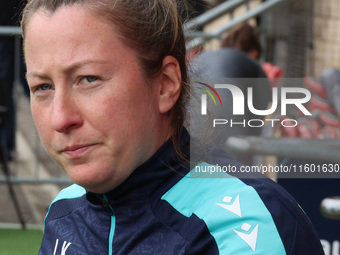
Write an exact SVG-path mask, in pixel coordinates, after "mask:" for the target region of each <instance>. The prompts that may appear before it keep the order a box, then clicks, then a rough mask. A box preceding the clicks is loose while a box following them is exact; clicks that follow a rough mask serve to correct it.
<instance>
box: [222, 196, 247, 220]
mask: <svg viewBox="0 0 340 255" xmlns="http://www.w3.org/2000/svg"><path fill="white" fill-rule="evenodd" d="M232 199H233V198H232V197H224V198H223V203H226V204H218V203H216V204H217V205H219V206H221V207H222V208H224V209H226V210H228V211H229V212H232V213H234V214H236V215H238V216H239V217H242V213H241V205H240V195H237V197H236V198H235V200H234V202H233V203H232V204H230V202H231V201H232Z"/></svg>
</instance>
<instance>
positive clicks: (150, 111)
mask: <svg viewBox="0 0 340 255" xmlns="http://www.w3.org/2000/svg"><path fill="white" fill-rule="evenodd" d="M25 57H26V62H27V79H28V83H29V87H30V90H31V108H32V114H33V118H34V121H35V124H36V126H37V129H38V132H39V135H40V137H41V140H42V142H43V144H44V146H45V148H46V150H47V151H48V152H49V154H50V155H51V156H52V157H53V158H54V159H55V160H56V161H57V162H58V163H59V164H60V165H61V166H62V167H63V168H64V169H65V170H66V172H67V173H68V175H69V176H70V177H71V179H72V180H73V181H74V182H75V183H77V184H79V185H82V186H84V187H85V188H86V189H88V190H90V191H93V192H97V193H102V192H106V191H108V190H110V189H112V188H115V187H116V186H117V185H119V184H120V183H121V182H122V181H123V180H125V179H126V178H127V176H128V175H129V174H130V173H131V172H132V171H133V170H134V169H135V168H136V167H137V166H139V165H141V164H142V163H143V162H144V161H146V160H147V159H148V158H149V157H150V156H151V155H152V154H154V152H155V151H156V150H157V149H158V148H159V147H160V146H161V145H162V144H163V143H164V142H165V141H166V139H168V138H169V136H170V133H169V129H167V128H166V127H167V126H168V125H166V124H165V123H164V121H162V119H161V114H160V113H159V105H158V96H157V93H158V92H159V88H158V87H157V86H158V85H157V78H155V79H152V80H150V79H146V78H145V77H144V76H143V74H142V73H141V70H140V67H139V65H138V64H137V61H136V54H135V51H134V50H132V49H131V48H129V47H127V46H126V45H124V44H123V43H122V42H121V41H120V39H119V38H118V34H117V32H116V31H115V29H114V28H113V27H112V25H110V24H109V23H108V22H106V21H104V20H103V19H101V18H99V17H96V16H94V15H93V14H91V12H89V11H87V10H86V9H84V8H80V7H79V6H74V7H62V8H61V9H59V10H58V11H57V12H56V13H54V14H53V15H47V14H45V13H43V12H41V11H40V12H37V13H36V14H34V16H33V17H32V19H31V20H30V22H29V24H28V26H27V28H26V34H25Z"/></svg>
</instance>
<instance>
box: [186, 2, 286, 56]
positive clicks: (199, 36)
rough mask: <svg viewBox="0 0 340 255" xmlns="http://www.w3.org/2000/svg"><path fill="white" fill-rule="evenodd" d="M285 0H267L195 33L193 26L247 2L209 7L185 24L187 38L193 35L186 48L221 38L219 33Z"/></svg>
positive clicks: (207, 21)
mask: <svg viewBox="0 0 340 255" xmlns="http://www.w3.org/2000/svg"><path fill="white" fill-rule="evenodd" d="M285 1H286V0H267V1H265V2H263V3H261V4H259V5H258V6H257V7H256V8H254V9H250V10H248V11H247V12H246V13H245V14H243V15H241V16H239V17H235V18H232V19H231V20H230V21H229V22H228V23H226V24H225V25H224V26H221V27H219V28H217V29H215V30H213V31H212V32H210V33H207V34H206V33H197V32H195V31H193V30H194V29H195V28H197V27H199V26H204V25H207V24H208V23H210V22H212V21H214V20H216V19H217V18H220V17H221V16H222V15H225V14H227V13H229V12H230V11H232V10H234V9H235V8H236V7H238V6H240V5H242V4H247V3H248V1H246V0H228V1H226V2H225V3H223V4H221V5H219V6H217V7H215V8H213V9H211V10H210V11H207V12H205V13H203V14H202V15H200V16H198V17H197V18H195V19H192V20H191V21H188V22H187V23H186V24H185V26H184V29H185V33H186V36H187V37H188V38H191V37H195V38H194V39H192V40H191V41H189V42H188V43H187V50H192V49H194V48H195V47H197V46H200V45H202V44H204V43H205V42H207V41H208V40H210V39H213V38H221V35H222V34H223V33H224V32H226V31H228V30H229V29H231V28H233V27H234V26H236V25H238V24H240V23H242V22H244V21H246V20H249V19H251V18H254V17H256V16H258V15H260V14H263V13H264V12H266V11H268V10H269V9H270V8H272V7H274V6H277V5H278V4H280V3H283V2H285Z"/></svg>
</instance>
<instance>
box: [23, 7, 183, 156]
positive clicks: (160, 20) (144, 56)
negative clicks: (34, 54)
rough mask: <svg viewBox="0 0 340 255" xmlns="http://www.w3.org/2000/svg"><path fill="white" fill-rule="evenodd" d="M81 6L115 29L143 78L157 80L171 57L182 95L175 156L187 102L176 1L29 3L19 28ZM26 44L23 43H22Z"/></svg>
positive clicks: (174, 123)
mask: <svg viewBox="0 0 340 255" xmlns="http://www.w3.org/2000/svg"><path fill="white" fill-rule="evenodd" d="M180 2H182V1H180ZM71 5H80V6H82V7H85V8H88V9H89V10H90V11H93V12H94V13H96V14H97V15H99V17H102V18H104V19H106V20H108V21H109V22H111V23H112V24H113V26H114V27H115V28H116V29H118V32H119V34H120V36H121V40H122V41H123V42H124V43H125V44H126V45H128V46H129V47H131V48H132V49H134V50H135V51H136V54H137V58H138V61H139V64H140V66H141V69H142V71H143V73H144V75H145V76H146V77H153V76H156V75H157V74H158V73H159V71H160V70H161V67H162V63H163V59H164V58H165V57H166V56H173V57H175V58H176V59H177V61H178V62H179V65H180V70H181V76H182V81H181V82H182V91H181V95H180V97H179V99H178V101H177V102H176V104H175V106H174V107H173V109H172V111H174V114H173V116H174V118H173V120H172V128H173V130H174V131H173V138H172V139H173V142H174V145H175V150H176V152H177V153H179V152H180V149H179V139H180V133H181V130H182V128H183V126H184V121H185V118H186V104H187V102H188V100H189V78H188V75H187V65H186V57H185V55H186V49H185V39H184V33H183V27H182V20H181V17H180V15H179V13H178V6H177V3H176V1H175V0H95V1H94V0H29V1H28V3H27V5H26V7H25V9H24V10H23V14H22V20H21V26H22V31H23V37H24V39H25V30H26V27H27V25H28V24H29V22H30V20H31V18H32V16H33V15H34V14H35V13H36V12H37V11H40V10H41V11H44V12H46V13H47V14H50V15H52V14H53V13H55V12H56V11H57V10H58V9H59V8H60V7H63V6H71ZM24 41H25V40H24Z"/></svg>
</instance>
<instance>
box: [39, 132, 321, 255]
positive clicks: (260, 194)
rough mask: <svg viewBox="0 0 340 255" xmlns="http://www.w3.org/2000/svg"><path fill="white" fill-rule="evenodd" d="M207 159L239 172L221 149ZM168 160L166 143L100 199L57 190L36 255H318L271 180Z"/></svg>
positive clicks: (295, 208)
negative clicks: (223, 174) (203, 174)
mask: <svg viewBox="0 0 340 255" xmlns="http://www.w3.org/2000/svg"><path fill="white" fill-rule="evenodd" d="M185 136H186V139H185V140H186V141H187V142H188V136H187V135H185ZM211 153H213V154H214V155H215V156H216V158H217V160H220V161H221V160H222V161H223V162H224V164H230V165H233V166H237V167H240V165H239V163H238V162H236V161H234V160H232V159H231V158H229V157H228V155H227V154H226V153H224V152H222V151H220V150H217V149H212V151H211ZM174 155H175V153H174V150H173V145H172V141H171V140H169V141H167V142H166V143H165V144H164V145H163V146H162V147H161V148H160V149H159V150H158V151H157V152H156V154H155V155H153V156H152V158H150V159H149V160H148V161H147V162H146V163H144V164H143V165H142V166H140V167H138V168H137V169H136V170H135V171H134V172H133V173H132V174H131V176H130V177H129V178H128V179H127V180H126V181H124V182H123V183H122V184H121V185H120V186H119V187H117V188H116V189H114V190H112V191H110V192H108V193H106V194H93V193H91V192H86V190H84V189H83V188H82V187H80V186H78V185H72V186H70V187H68V188H66V189H64V190H62V191H61V192H60V194H59V195H58V196H57V198H56V199H55V200H54V201H53V202H52V204H51V206H50V208H49V212H48V214H47V216H46V219H45V233H44V237H43V240H42V245H41V249H40V252H39V254H40V255H47V254H48V255H50V254H53V255H56V254H58V255H60V254H62V255H71V254H90V255H92V254H124V255H125V254H162V255H164V254H176V255H180V254H200V255H205V254H208V255H214V254H231V255H235V254H270V255H280V254H296V255H304V254H308V255H320V254H323V251H322V247H321V245H320V241H319V239H318V237H317V235H316V233H315V231H314V229H313V227H312V225H311V223H310V221H309V219H308V218H307V217H306V215H305V214H304V213H303V211H302V210H301V208H299V205H298V204H297V203H296V202H295V200H294V199H293V198H292V197H291V196H290V195H289V194H287V192H286V191H285V190H283V189H282V188H281V187H280V186H279V185H277V184H276V183H274V182H273V181H271V180H269V179H267V178H248V179H242V178H236V177H234V178H193V177H190V171H189V164H181V163H179V162H178V159H177V157H176V156H174ZM211 166H214V165H212V164H210V163H206V162H199V163H198V165H197V166H196V167H195V169H198V168H199V167H200V168H201V169H204V168H205V169H206V168H207V167H211Z"/></svg>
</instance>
